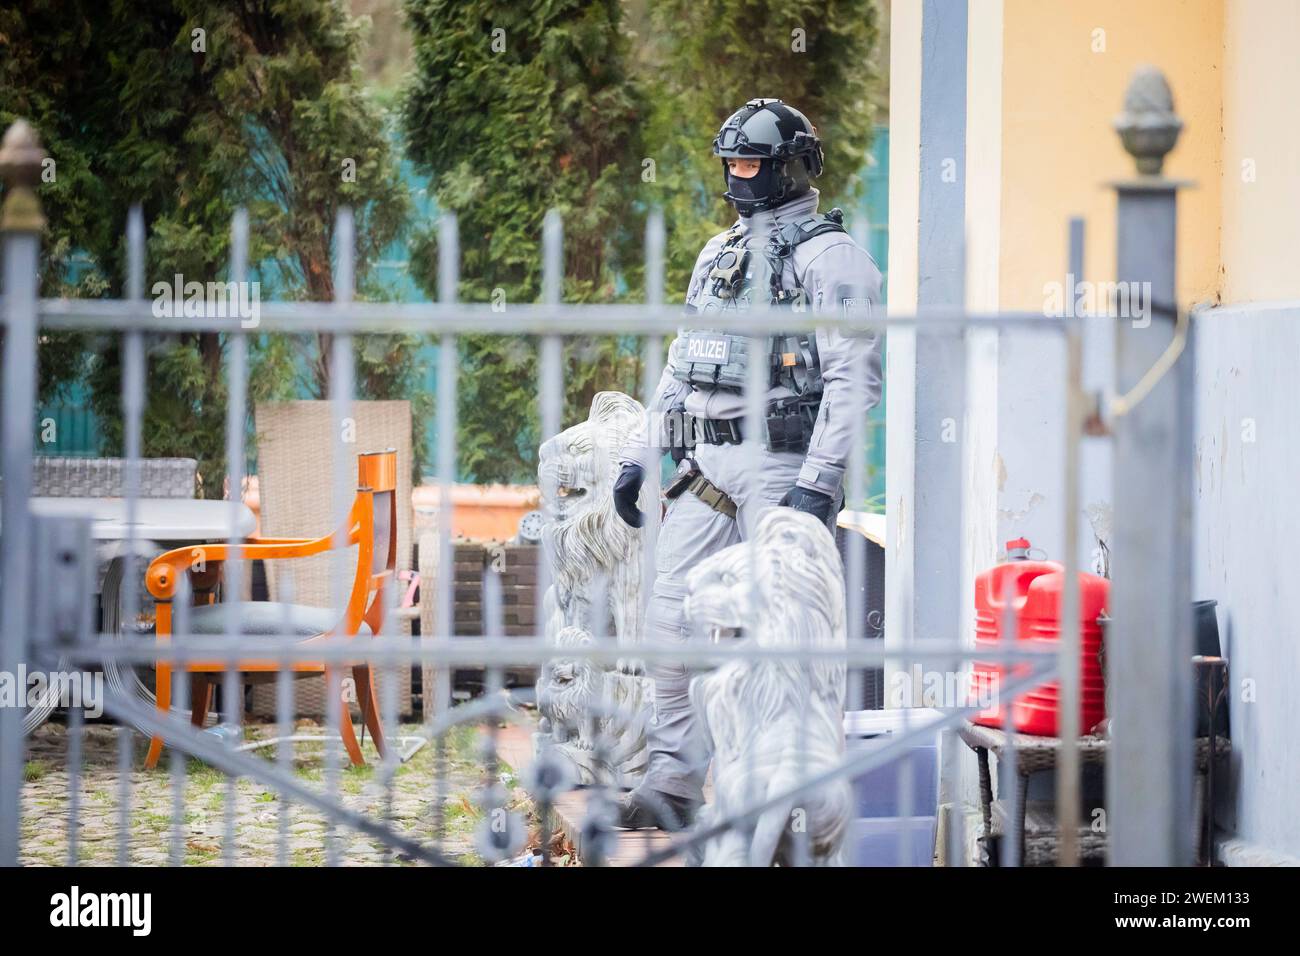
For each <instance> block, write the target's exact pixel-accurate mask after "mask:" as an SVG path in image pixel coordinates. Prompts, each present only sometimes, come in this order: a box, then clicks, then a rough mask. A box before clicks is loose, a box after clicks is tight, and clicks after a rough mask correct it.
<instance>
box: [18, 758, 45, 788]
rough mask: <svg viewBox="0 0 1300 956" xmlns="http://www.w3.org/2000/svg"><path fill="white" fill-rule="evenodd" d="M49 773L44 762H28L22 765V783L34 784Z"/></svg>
mask: <svg viewBox="0 0 1300 956" xmlns="http://www.w3.org/2000/svg"><path fill="white" fill-rule="evenodd" d="M49 772H50V767H49V765H48V764H47V763H46V762H45V761H44V760H29V761H27V763H26V764H24V765H23V781H24V782H25V783H35V782H36V781H37V780H40V779H41V778H42V777H44V776H45V775H46V774H47V773H49Z"/></svg>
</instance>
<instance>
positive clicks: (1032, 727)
mask: <svg viewBox="0 0 1300 956" xmlns="http://www.w3.org/2000/svg"><path fill="white" fill-rule="evenodd" d="M1029 551H1030V547H1029V542H1028V541H1027V540H1025V539H1024V538H1017V539H1016V540H1014V541H1008V542H1007V558H1008V560H1006V561H1005V562H1003V563H1002V564H998V565H996V566H994V567H992V568H989V569H988V570H987V571H985V572H983V573H982V574H980V575H979V577H977V578H976V579H975V646H976V647H977V648H980V647H987V648H994V647H997V646H998V645H1000V644H1001V642H1002V626H1003V621H1004V619H1005V617H1006V613H1007V604H1008V602H1009V603H1010V604H1011V605H1012V607H1013V608H1014V610H1015V613H1016V638H1017V640H1020V641H1030V642H1033V644H1034V645H1035V646H1037V647H1044V648H1054V647H1055V646H1056V644H1057V642H1058V641H1059V640H1060V633H1061V632H1060V617H1061V591H1062V588H1063V587H1064V585H1065V571H1064V569H1063V568H1062V567H1061V565H1060V564H1058V563H1057V562H1055V561H1035V560H1031V559H1030V558H1029ZM1109 595H1110V582H1109V581H1107V580H1106V579H1105V578H1102V577H1098V576H1097V575H1095V574H1087V573H1085V572H1080V573H1079V619H1080V635H1079V636H1080V648H1079V677H1080V700H1079V712H1080V713H1079V727H1080V729H1081V731H1082V732H1083V733H1087V732H1088V731H1089V730H1091V729H1092V728H1093V727H1094V726H1096V724H1097V723H1098V722H1099V721H1101V720H1102V719H1104V718H1105V716H1106V684H1105V675H1104V674H1102V672H1101V665H1100V662H1099V660H1098V651H1099V650H1100V648H1101V639H1102V631H1101V625H1100V623H1099V621H1098V619H1099V618H1100V617H1101V615H1102V612H1103V611H1105V609H1106V604H1107V601H1108V599H1109ZM1028 673H1029V668H1028V666H1027V665H1017V666H1015V667H1013V668H1012V669H1011V674H1012V675H1013V676H1023V675H1024V674H1028ZM1006 682H1007V668H1005V667H1003V666H1000V665H997V664H992V663H986V662H983V661H976V662H975V665H974V674H973V679H972V684H971V690H972V696H973V698H974V700H975V701H976V702H984V701H986V700H991V701H993V702H994V703H993V705H992V706H990V707H989V708H988V709H986V710H983V711H981V712H980V713H979V714H977V715H976V716H975V718H974V720H975V723H978V724H984V725H986V726H990V727H1004V726H1005V725H1006V718H1005V709H1004V708H1003V706H1002V704H1001V701H1000V698H1001V696H1002V692H1001V688H1002V687H1004V686H1005V685H1006ZM1057 691H1058V686H1057V682H1056V681H1052V682H1050V683H1046V684H1041V685H1039V686H1037V687H1034V688H1031V689H1029V690H1027V691H1025V692H1023V693H1021V694H1020V695H1019V696H1017V697H1016V699H1015V701H1014V703H1013V705H1012V708H1011V722H1012V726H1013V727H1014V729H1015V730H1016V731H1017V732H1019V733H1022V734H1038V735H1043V736H1049V737H1051V736H1055V735H1056V732H1057Z"/></svg>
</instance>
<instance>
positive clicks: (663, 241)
mask: <svg viewBox="0 0 1300 956" xmlns="http://www.w3.org/2000/svg"><path fill="white" fill-rule="evenodd" d="M666 248H667V238H666V235H665V232H664V212H663V210H662V209H660V208H658V207H656V208H654V209H651V210H650V215H649V216H647V217H646V224H645V298H646V304H647V305H663V304H664V271H665V261H666V260H665V249H666ZM642 356H643V358H642V362H641V367H642V373H641V395H642V401H643V402H644V403H645V409H646V418H645V455H644V458H643V459H642V461H641V467H642V468H643V469H644V470H645V489H646V490H645V492H644V497H645V498H646V499H648V501H649V505H650V506H649V508H648V509H646V514H645V522H644V524H643V525H642V528H641V620H642V621H645V620H646V612H647V610H648V608H649V606H650V601H651V598H652V595H653V594H654V586H655V551H656V549H657V547H658V543H659V525H660V523H661V521H662V515H661V510H660V501H661V500H662V494H663V492H662V487H663V468H662V467H661V464H660V463H661V462H662V460H663V450H662V447H663V446H662V441H663V435H664V434H665V432H666V423H665V421H664V418H663V412H664V411H665V410H660V412H659V413H655V412H654V411H653V410H652V409H653V406H654V403H655V397H656V394H657V392H658V389H659V379H660V378H661V377H662V376H663V368H664V336H663V335H660V334H654V335H647V336H646V338H645V343H644V345H643V348H642ZM671 432H672V434H673V436H674V440H678V441H685V440H686V436H685V434H684V433H683V430H682V428H681V427H680V423H676V422H674V423H673V425H672V428H671ZM649 637H650V635H648V634H642V635H641V640H642V641H648V640H649Z"/></svg>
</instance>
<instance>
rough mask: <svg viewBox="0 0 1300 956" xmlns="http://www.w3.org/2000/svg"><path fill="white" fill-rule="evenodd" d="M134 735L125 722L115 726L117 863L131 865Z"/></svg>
mask: <svg viewBox="0 0 1300 956" xmlns="http://www.w3.org/2000/svg"><path fill="white" fill-rule="evenodd" d="M134 736H135V734H134V732H133V731H132V730H131V728H130V727H129V726H128V725H126V724H120V725H119V726H118V727H117V735H116V739H117V865H118V866H130V865H131V765H132V763H133V762H134V761H133V760H132V757H133V754H132V752H131V750H132V745H133V743H134V741H133V739H132V738H133V737H134Z"/></svg>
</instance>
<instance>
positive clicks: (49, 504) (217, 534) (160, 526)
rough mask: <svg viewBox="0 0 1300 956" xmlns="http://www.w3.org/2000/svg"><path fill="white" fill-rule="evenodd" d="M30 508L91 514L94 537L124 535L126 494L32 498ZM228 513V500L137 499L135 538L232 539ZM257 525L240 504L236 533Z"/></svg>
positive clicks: (42, 511)
mask: <svg viewBox="0 0 1300 956" xmlns="http://www.w3.org/2000/svg"><path fill="white" fill-rule="evenodd" d="M31 512H32V514H34V515H38V516H41V517H63V516H81V515H90V517H91V520H92V522H93V523H92V526H91V532H90V533H91V537H93V538H94V539H95V540H96V541H124V540H126V538H127V537H128V534H127V532H128V530H129V526H128V525H127V513H126V499H125V498H32V499H31ZM230 514H231V507H230V502H229V501H217V500H212V499H207V498H138V499H136V502H135V537H136V538H137V539H139V540H144V541H167V542H178V543H181V544H184V543H187V542H198V541H221V540H224V539H226V538H228V537H230ZM256 523H257V522H256V519H255V518H254V517H253V512H252V511H251V510H250V509H249V507H248V506H247V505H245V504H242V503H241V504H240V506H239V520H238V522H237V526H236V528H235V537H236V538H246V537H248V535H250V534H252V532H253V528H254V527H255V525H256Z"/></svg>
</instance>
